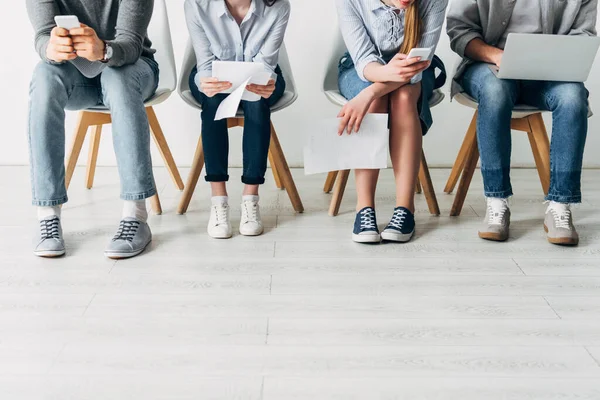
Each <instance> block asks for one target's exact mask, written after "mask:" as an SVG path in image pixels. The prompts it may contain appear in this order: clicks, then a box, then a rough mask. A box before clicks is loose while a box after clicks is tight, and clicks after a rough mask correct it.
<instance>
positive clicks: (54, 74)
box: [26, 0, 158, 258]
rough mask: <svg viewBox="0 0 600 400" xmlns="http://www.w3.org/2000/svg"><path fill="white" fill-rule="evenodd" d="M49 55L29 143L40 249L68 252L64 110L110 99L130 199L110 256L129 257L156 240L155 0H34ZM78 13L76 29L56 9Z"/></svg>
mask: <svg viewBox="0 0 600 400" xmlns="http://www.w3.org/2000/svg"><path fill="white" fill-rule="evenodd" d="M26 4H27V11H28V13H29V18H30V20H31V23H32V25H33V27H34V29H35V48H36V49H37V51H38V53H39V56H40V57H41V59H42V61H41V62H40V63H39V64H38V65H37V67H36V68H35V71H34V73H33V78H32V81H31V89H30V108H29V116H30V117H29V150H30V158H31V183H32V194H33V205H34V206H37V211H38V219H39V224H40V227H39V232H38V237H37V239H36V241H35V248H34V254H36V255H38V256H41V257H58V256H62V255H64V254H65V244H64V240H63V236H62V226H61V208H60V206H61V205H62V204H64V203H66V202H67V192H66V188H65V165H64V160H65V110H66V109H68V110H84V109H88V108H90V107H102V106H106V107H108V108H109V109H110V112H111V116H112V126H113V143H114V148H115V153H116V157H117V163H118V166H119V175H120V178H121V198H122V199H123V200H124V201H125V205H124V209H123V216H122V220H121V222H120V225H119V228H118V231H117V234H116V235H115V236H114V237H113V238H112V240H111V241H110V243H109V245H108V247H107V249H106V251H105V255H106V256H107V257H110V258H128V257H133V256H136V255H138V254H139V253H141V252H142V251H143V250H144V249H145V248H146V246H147V245H148V244H149V243H150V241H151V239H152V234H151V232H150V228H149V227H148V224H147V217H148V213H147V211H146V204H145V199H146V198H149V197H152V196H154V195H155V194H156V188H155V185H154V177H153V175H152V162H151V159H150V129H149V126H148V118H147V116H146V110H145V108H144V100H145V99H148V98H150V97H151V96H152V95H153V94H154V92H155V91H156V88H157V86H158V65H157V63H156V62H155V61H154V56H153V53H154V50H152V49H151V42H150V40H149V39H148V37H147V36H146V31H147V28H148V25H149V23H150V18H151V16H152V11H153V5H154V2H153V0H88V1H85V2H82V1H80V0H45V1H37V0H27V3H26ZM58 15H75V16H77V17H78V19H79V21H80V22H82V23H81V26H80V27H76V28H74V29H71V30H66V29H62V28H59V27H57V26H56V24H55V19H54V18H55V16H58Z"/></svg>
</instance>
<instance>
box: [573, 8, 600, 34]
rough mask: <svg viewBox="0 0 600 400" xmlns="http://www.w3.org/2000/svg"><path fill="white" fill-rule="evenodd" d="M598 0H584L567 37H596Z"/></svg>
mask: <svg viewBox="0 0 600 400" xmlns="http://www.w3.org/2000/svg"><path fill="white" fill-rule="evenodd" d="M597 16H598V0H584V1H583V3H582V4H581V8H580V9H579V13H578V14H577V17H576V18H575V22H574V23H573V27H572V28H571V31H570V32H569V35H582V36H597V35H598V33H597V31H596V20H597Z"/></svg>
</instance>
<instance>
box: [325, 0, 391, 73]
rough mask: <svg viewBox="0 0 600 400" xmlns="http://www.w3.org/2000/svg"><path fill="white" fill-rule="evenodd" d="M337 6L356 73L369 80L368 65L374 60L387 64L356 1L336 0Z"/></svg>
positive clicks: (343, 33)
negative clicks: (365, 73) (365, 72)
mask: <svg viewBox="0 0 600 400" xmlns="http://www.w3.org/2000/svg"><path fill="white" fill-rule="evenodd" d="M336 6H337V12H338V18H339V22H340V29H341V31H342V36H343V37H344V42H345V43H346V47H347V48H348V52H349V53H350V56H351V57H352V61H354V67H355V68H356V73H357V74H358V76H359V77H360V79H361V80H363V81H365V82H369V80H368V79H367V78H365V75H364V71H365V68H366V66H367V65H368V64H370V63H373V62H375V63H379V64H381V65H385V61H384V60H383V59H382V58H381V57H380V56H379V53H378V52H377V49H376V48H375V45H374V44H373V42H372V41H371V38H370V36H369V34H368V32H367V28H366V27H365V24H364V22H363V19H362V17H361V16H360V14H359V12H358V10H357V9H356V6H355V5H354V3H353V2H352V1H351V0H336Z"/></svg>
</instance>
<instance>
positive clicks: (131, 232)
mask: <svg viewBox="0 0 600 400" xmlns="http://www.w3.org/2000/svg"><path fill="white" fill-rule="evenodd" d="M151 241H152V232H150V227H149V226H148V224H147V223H145V222H141V221H138V220H137V219H135V218H125V219H124V220H122V221H121V223H120V225H119V230H118V231H117V234H116V235H115V237H113V238H112V240H111V241H110V243H109V244H108V247H107V248H106V250H105V251H104V255H105V256H106V257H108V258H112V259H113V260H120V259H123V258H131V257H135V256H137V255H138V254H140V253H141V252H142V251H144V249H145V248H146V247H147V246H148V245H149V244H150V242H151Z"/></svg>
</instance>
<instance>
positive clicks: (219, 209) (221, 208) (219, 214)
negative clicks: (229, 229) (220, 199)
mask: <svg viewBox="0 0 600 400" xmlns="http://www.w3.org/2000/svg"><path fill="white" fill-rule="evenodd" d="M213 212H214V213H215V217H216V219H217V225H227V206H226V205H218V206H213Z"/></svg>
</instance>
